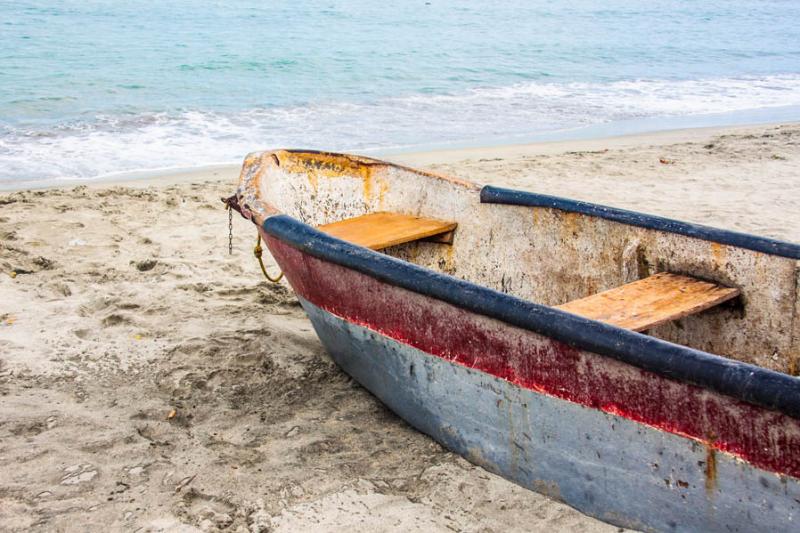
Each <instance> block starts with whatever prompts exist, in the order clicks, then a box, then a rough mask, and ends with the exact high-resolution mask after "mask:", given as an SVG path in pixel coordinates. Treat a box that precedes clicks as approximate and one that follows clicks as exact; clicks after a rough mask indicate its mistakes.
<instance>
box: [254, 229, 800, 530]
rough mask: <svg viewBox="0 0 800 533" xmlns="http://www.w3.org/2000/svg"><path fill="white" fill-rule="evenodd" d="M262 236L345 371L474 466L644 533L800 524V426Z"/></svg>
mask: <svg viewBox="0 0 800 533" xmlns="http://www.w3.org/2000/svg"><path fill="white" fill-rule="evenodd" d="M292 229H294V230H295V231H299V230H301V229H302V228H301V227H299V226H297V227H293V228H292ZM273 231H274V229H273ZM264 236H265V239H266V242H267V244H268V246H269V248H270V251H271V252H272V254H273V256H274V257H275V259H276V260H277V262H278V263H279V265H280V266H281V268H282V270H283V271H284V273H285V274H286V277H287V279H288V280H289V282H290V283H291V285H292V286H293V288H294V290H295V292H296V293H297V294H298V297H299V298H300V299H301V303H302V305H303V307H304V308H305V310H306V312H307V313H308V315H309V317H310V319H311V321H312V323H313V325H314V327H315V329H316V332H317V334H318V336H319V338H320V339H321V341H322V342H323V344H324V345H325V347H326V349H327V351H328V352H329V353H330V354H331V356H332V357H333V358H334V360H335V361H336V362H337V364H338V365H339V366H341V368H342V369H344V370H345V371H346V372H347V373H348V374H350V375H351V376H352V377H353V378H354V379H356V380H357V381H358V382H359V383H361V384H362V385H363V386H364V387H365V388H367V389H368V390H369V391H370V392H372V393H373V394H374V395H375V396H376V397H378V398H379V399H380V400H381V401H382V402H384V403H385V404H386V405H387V406H388V407H389V408H390V409H392V410H393V411H394V412H395V413H397V414H398V415H399V416H401V417H402V418H404V419H405V420H407V421H408V422H409V423H410V424H411V425H413V426H414V427H415V428H417V429H419V430H420V431H422V432H424V433H426V434H428V435H430V436H431V437H433V438H434V439H436V440H437V441H439V442H440V443H441V444H443V445H444V446H445V447H447V448H449V449H451V450H453V451H455V452H457V453H459V454H461V455H463V456H464V457H466V458H467V459H468V460H470V461H472V462H473V463H475V464H478V465H480V466H483V467H485V468H486V469H487V470H490V471H492V472H495V473H498V474H500V475H502V476H503V477H506V478H508V479H510V480H512V481H514V482H516V483H518V484H520V485H522V486H524V487H527V488H530V489H532V490H535V491H537V492H540V493H544V494H547V495H549V496H551V497H554V498H556V499H559V500H561V501H563V502H565V503H567V504H569V505H571V506H573V507H575V508H577V509H579V510H581V511H583V512H585V513H587V514H589V515H592V516H595V517H598V518H600V519H602V520H605V521H607V522H610V523H613V524H617V525H620V526H625V527H631V528H636V529H642V530H663V531H668V530H685V531H692V530H704V531H754V530H767V529H783V530H786V529H790V528H791V527H792V524H794V522H795V521H796V520H798V519H800V479H798V477H800V476H798V475H797V474H798V473H799V472H800V464H798V461H799V460H800V424H798V420H797V419H796V418H793V417H791V416H788V415H786V414H784V413H781V412H779V411H775V410H773V409H769V408H765V407H762V406H758V405H753V404H751V403H748V402H744V401H741V400H738V399H736V398H732V397H730V396H727V395H725V394H720V393H717V392H715V391H712V390H708V389H705V388H702V387H698V386H697V385H693V384H691V383H688V382H684V381H681V380H675V379H669V378H667V377H664V376H662V375H658V374H655V373H652V372H649V371H646V370H643V369H641V368H638V367H635V366H632V365H630V364H626V363H624V362H622V361H619V360H616V359H613V358H610V357H606V356H603V355H599V354H597V353H592V352H590V351H586V350H581V349H578V348H576V347H573V346H570V345H569V344H566V343H564V342H562V341H560V340H556V339H554V338H551V337H548V336H547V335H542V334H538V333H536V332H533V331H529V330H525V329H521V328H519V327H515V326H513V325H511V324H508V323H506V322H503V321H500V320H497V319H495V318H492V317H491V316H487V315H486V314H479V313H475V312H471V311H469V310H467V309H464V308H462V307H459V306H456V305H452V304H450V303H446V302H443V301H442V300H440V299H437V298H434V297H432V296H430V295H427V294H424V291H415V290H408V289H407V288H403V287H399V286H397V284H394V283H391V282H390V281H391V278H392V276H394V275H395V273H393V272H391V269H392V268H395V267H396V268H402V269H408V268H417V267H409V266H407V264H404V263H402V262H397V261H396V260H392V259H384V256H380V254H374V252H369V251H366V250H364V251H359V250H356V249H354V248H353V247H352V245H348V244H346V243H342V244H337V243H335V242H333V241H331V242H330V243H327V244H326V245H325V246H326V248H325V250H326V251H325V252H324V253H323V252H321V251H320V250H321V249H322V247H319V249H317V248H315V243H316V242H319V243H321V242H322V241H319V240H318V241H314V240H305V238H301V237H298V240H300V241H302V243H303V244H302V245H299V247H296V246H298V245H297V244H289V243H287V242H285V241H283V240H281V239H280V238H278V237H276V236H275V235H272V234H270V233H269V232H265V233H264ZM328 244H329V245H330V247H329V248H328V247H327V246H328ZM304 247H305V248H307V249H306V250H304V249H303V248H304ZM331 250H332V251H331ZM339 252H341V253H343V254H356V255H358V256H359V257H362V256H363V257H362V258H364V259H366V260H367V262H368V263H369V264H374V263H378V262H381V261H388V262H389V263H391V264H390V265H389V267H388V269H387V271H386V272H384V273H383V274H381V276H383V277H385V278H387V279H383V280H382V279H379V277H380V276H379V277H375V276H372V275H368V274H366V273H364V272H360V271H358V270H355V269H353V268H348V267H345V266H342V265H341V264H338V263H337V262H335V261H330V260H326V259H325V258H324V257H321V256H323V255H332V256H335V255H337V254H338V253H339ZM370 254H374V255H370ZM418 270H419V269H418ZM419 273H420V275H422V276H428V275H430V276H434V277H435V276H439V275H434V274H427V273H426V272H425V271H421V270H420V271H419ZM400 274H402V273H400ZM400 274H397V275H398V276H399V275H400ZM436 280H438V281H437V283H438V282H442V283H445V284H448V283H452V282H451V281H450V279H449V278H447V279H445V278H442V277H441V276H439V277H438V278H436ZM461 290H462V292H463V291H464V290H467V291H469V290H473V289H470V288H469V287H466V288H464V287H462V288H461ZM474 290H476V291H484V289H480V288H476V289H474ZM498 298H502V299H503V300H505V299H507V297H506V296H504V295H502V296H499V297H498ZM511 303H512V304H513V302H511ZM518 311H519V312H520V313H524V312H526V311H525V308H520V309H518ZM529 312H532V311H531V310H529ZM553 316H555V317H556V318H558V317H559V316H561V315H558V314H555V315H553ZM566 318H567V319H568V317H566ZM587 324H588V323H587ZM587 327H588V326H587ZM642 338H643V339H644V340H647V339H646V338H645V337H644V336H642ZM648 342H649V341H648ZM659 342H661V341H659ZM662 344H663V343H662ZM643 346H644V347H645V348H643V349H646V346H647V345H643ZM734 367H735V365H734V366H732V367H730V369H729V370H732V369H734Z"/></svg>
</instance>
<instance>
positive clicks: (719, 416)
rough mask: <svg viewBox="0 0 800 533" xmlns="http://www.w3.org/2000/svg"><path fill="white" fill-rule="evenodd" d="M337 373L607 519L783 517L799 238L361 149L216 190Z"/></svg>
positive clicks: (650, 526)
mask: <svg viewBox="0 0 800 533" xmlns="http://www.w3.org/2000/svg"><path fill="white" fill-rule="evenodd" d="M230 202H231V204H232V205H234V206H235V207H236V208H237V209H239V210H240V212H241V213H242V214H243V215H244V216H245V217H247V218H249V219H250V220H252V221H253V222H254V223H255V224H256V225H257V227H258V231H259V232H260V234H261V235H262V236H263V238H264V240H265V241H266V243H267V246H268V247H269V251H270V252H271V253H272V255H273V256H274V258H275V260H276V261H277V263H278V265H279V266H280V268H281V269H282V271H283V272H284V273H285V275H286V279H287V280H288V282H289V283H290V284H291V286H292V287H293V288H294V290H295V292H296V293H297V296H298V297H299V299H300V301H301V302H302V305H303V307H304V308H305V310H306V312H307V313H308V316H309V318H310V319H311V321H312V323H313V325H314V328H315V329H316V332H317V334H318V335H319V338H320V339H321V341H322V343H323V344H324V345H325V347H326V349H327V350H328V352H329V353H330V355H331V357H332V358H333V359H334V360H335V361H336V362H337V363H338V364H339V365H340V366H341V368H342V369H344V371H346V372H347V373H348V374H350V375H351V376H352V377H353V378H355V379H356V380H357V381H358V382H359V383H361V384H362V385H363V386H364V387H366V388H367V389H368V390H370V391H371V392H372V393H373V394H374V395H375V396H377V397H378V398H379V399H380V400H381V401H382V402H383V403H385V404H386V405H387V406H388V407H389V408H391V409H392V410H393V411H394V412H395V413H397V414H398V415H399V416H401V417H402V418H404V419H405V420H407V421H408V422H409V423H410V424H411V425H413V426H414V427H415V428H417V429H419V430H420V431H422V432H424V433H427V434H428V435H430V436H431V437H433V438H434V439H436V440H437V441H439V442H440V443H442V444H443V445H444V446H446V447H447V448H450V449H451V450H454V451H455V452H458V453H459V454H461V455H463V456H464V457H466V458H467V459H469V460H470V461H472V462H473V463H475V464H478V465H481V466H483V467H485V468H486V469H488V470H490V471H492V472H495V473H498V474H500V475H502V476H504V477H506V478H508V479H510V480H513V481H515V482H516V483H518V484H520V485H522V486H525V487H528V488H529V489H532V490H535V491H538V492H541V493H544V494H547V495H549V496H551V497H553V498H556V499H558V500H561V501H563V502H566V503H567V504H569V505H571V506H573V507H575V508H577V509H579V510H581V511H583V512H584V513H586V514H589V515H592V516H595V517H598V518H600V519H602V520H605V521H607V522H610V523H613V524H617V525H620V526H625V527H631V528H637V529H642V530H664V531H666V530H704V531H752V530H762V531H769V530H773V531H787V530H790V529H795V530H797V529H798V528H800V379H798V378H796V377H794V376H793V374H796V373H797V371H798V359H799V358H800V289H798V286H799V285H800V267H799V266H798V265H799V264H800V263H798V259H800V246H798V245H797V244H791V243H786V242H781V241H775V240H772V239H766V238H761V237H755V236H751V235H744V234H741V233H734V232H730V231H725V230H720V229H713V228H708V227H704V226H699V225H695V224H688V223H683V222H677V221H674V220H668V219H664V218H660V217H655V216H648V215H643V214H639V213H633V212H630V211H624V210H620V209H614V208H610V207H603V206H599V205H594V204H590V203H585V202H577V201H572V200H567V199H562V198H555V197H551V196H545V195H540V194H534V193H529V192H521V191H513V190H507V189H501V188H497V187H491V186H486V187H483V188H480V187H478V186H476V185H474V184H472V183H469V182H466V181H460V180H457V179H452V178H448V177H444V176H439V175H435V174H431V173H428V172H421V171H417V170H413V169H410V168H404V167H402V166H398V165H394V164H390V163H385V162H381V161H377V160H373V159H368V158H364V157H356V156H350V155H342V154H333V153H321V152H313V151H296V150H278V151H271V152H263V153H254V154H251V155H249V156H248V157H247V158H246V160H245V162H244V166H243V169H242V174H241V179H240V185H239V188H238V192H237V194H236V195H235V197H234V198H232V199H231V200H230Z"/></svg>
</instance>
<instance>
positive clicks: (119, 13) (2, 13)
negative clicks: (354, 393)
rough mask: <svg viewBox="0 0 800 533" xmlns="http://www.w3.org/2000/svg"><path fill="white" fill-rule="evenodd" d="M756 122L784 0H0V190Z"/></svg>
mask: <svg viewBox="0 0 800 533" xmlns="http://www.w3.org/2000/svg"><path fill="white" fill-rule="evenodd" d="M765 113H766V114H765ZM759 117H769V119H770V120H800V2H798V1H797V0H724V1H723V0H705V1H703V2H697V1H694V0H680V1H679V0H659V1H654V0H653V1H648V0H604V1H603V2H598V1H595V0H560V1H558V2H554V1H544V0H517V1H512V0H508V1H498V2H486V1H472V0H462V1H451V0H408V1H406V0H401V1H399V2H375V1H374V0H372V1H370V0H350V1H344V0H342V1H339V0H327V1H318V0H307V1H303V2H299V1H297V0H294V1H283V0H276V1H272V2H264V1H261V2H258V1H254V0H226V1H224V2H222V1H219V2H217V1H212V0H208V1H201V0H195V1H190V0H172V1H163V0H128V1H125V2H123V1H121V0H120V1H114V0H59V1H55V0H51V1H44V0H14V1H2V2H0V187H4V186H5V187H13V186H15V185H19V184H20V183H25V184H26V185H31V184H33V185H36V184H51V183H54V182H57V181H58V180H63V179H74V178H80V179H93V178H98V177H104V176H110V175H117V174H124V173H128V172H132V171H141V170H151V169H166V168H183V167H194V166H201V165H206V164H212V163H221V162H238V161H240V160H241V159H242V158H243V156H244V155H245V154H246V153H248V152H250V151H254V150H258V149H266V148H270V147H305V148H316V149H328V150H349V151H357V152H363V153H381V152H387V151H393V150H404V149H425V148H428V147H443V146H461V145H484V144H493V143H505V142H524V141H527V140H532V139H546V138H556V137H564V136H570V135H580V134H581V132H582V131H589V130H591V128H597V127H603V128H604V129H603V131H605V132H614V131H615V128H616V129H618V130H619V131H624V128H625V127H628V128H629V127H630V125H631V124H632V123H633V124H636V123H637V121H638V122H639V123H641V124H646V125H647V128H649V129H657V128H660V127H669V126H670V124H680V125H692V124H703V125H708V124H714V123H720V124H721V123H730V122H736V121H737V120H738V121H745V122H746V121H748V120H758V119H759ZM676 120H677V122H676ZM617 125H618V127H617Z"/></svg>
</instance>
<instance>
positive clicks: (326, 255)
mask: <svg viewBox="0 0 800 533" xmlns="http://www.w3.org/2000/svg"><path fill="white" fill-rule="evenodd" d="M263 229H264V231H265V232H266V233H268V234H269V235H272V236H274V237H276V238H278V239H280V240H281V241H283V242H285V243H287V244H289V245H290V246H292V247H294V248H296V249H298V250H300V251H302V252H304V253H307V254H309V255H312V256H314V257H317V258H319V259H323V260H325V261H330V262H332V263H335V264H337V265H341V266H344V267H346V268H350V269H353V270H356V271H358V272H361V273H362V274H366V275H368V276H371V277H373V278H375V279H378V280H380V281H382V282H385V283H389V284H391V285H395V286H397V287H401V288H403V289H406V290H410V291H413V292H416V293H419V294H423V295H426V296H430V297H432V298H436V299H438V300H441V301H443V302H447V303H449V304H452V305H455V306H457V307H460V308H463V309H466V310H467V311H470V312H473V313H476V314H480V315H484V316H487V317H490V318H494V319H497V320H500V321H502V322H506V323H508V324H510V325H512V326H516V327H519V328H522V329H527V330H530V331H533V332H535V333H538V334H540V335H544V336H547V337H550V338H553V339H556V340H558V341H560V342H563V343H566V344H568V345H570V346H574V347H576V348H579V349H582V350H587V351H590V352H594V353H597V354H600V355H604V356H606V357H611V358H613V359H616V360H618V361H622V362H624V363H627V364H629V365H632V366H635V367H638V368H641V369H644V370H647V371H650V372H653V373H656V374H658V375H660V376H664V377H666V378H669V379H673V380H677V381H684V382H687V383H691V384H693V385H697V386H699V387H703V388H707V389H711V390H714V391H716V392H719V393H721V394H725V395H727V396H731V397H733V398H736V399H737V400H742V401H744V402H748V403H752V404H756V405H760V406H763V407H766V408H768V409H774V410H777V411H780V412H782V413H784V414H786V415H789V416H791V417H793V418H797V419H800V379H798V378H795V377H792V376H789V375H788V374H782V373H779V372H775V371H772V370H767V369H765V368H761V367H758V366H755V365H750V364H747V363H742V362H739V361H733V360H730V359H726V358H724V357H720V356H717V355H713V354H710V353H706V352H703V351H700V350H695V349H692V348H688V347H686V346H680V345H678V344H673V343H670V342H667V341H664V340H661V339H656V338H654V337H648V336H647V335H642V334H640V333H636V332H633V331H630V330H626V329H622V328H618V327H616V326H611V325H608V324H604V323H602V322H598V321H596V320H589V319H586V318H583V317H580V316H578V315H573V314H571V313H567V312H565V311H560V310H558V309H555V308H552V307H547V306H545V305H540V304H536V303H533V302H529V301H526V300H522V299H520V298H517V297H515V296H510V295H508V294H504V293H501V292H498V291H495V290H494V289H489V288H487V287H482V286H480V285H476V284H474V283H470V282H467V281H463V280H460V279H458V278H455V277H452V276H449V275H446V274H440V273H438V272H434V271H432V270H429V269H426V268H423V267H420V266H417V265H414V264H411V263H408V262H406V261H402V260H400V259H396V258H394V257H390V256H388V255H384V254H381V253H378V252H374V251H372V250H369V249H367V248H362V247H360V246H356V245H354V244H351V243H349V242H346V241H342V240H340V239H336V238H334V237H331V236H330V235H327V234H325V233H322V232H321V231H318V230H316V229H314V228H312V227H311V226H308V225H306V224H303V223H302V222H300V221H298V220H296V219H294V218H292V217H289V216H287V215H276V216H273V217H270V218H268V219H266V220H265V221H264V224H263Z"/></svg>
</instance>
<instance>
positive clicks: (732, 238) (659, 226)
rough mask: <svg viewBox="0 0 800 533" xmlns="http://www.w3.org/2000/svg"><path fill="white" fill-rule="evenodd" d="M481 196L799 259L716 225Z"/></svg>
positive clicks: (490, 193) (554, 201)
mask: <svg viewBox="0 0 800 533" xmlns="http://www.w3.org/2000/svg"><path fill="white" fill-rule="evenodd" d="M480 194H481V197H480V198H481V203H484V204H498V205H517V206H524V207H543V208H548V209H557V210H559V211H566V212H570V213H578V214H581V215H586V216H590V217H596V218H602V219H606V220H611V221H613V222H617V223H620V224H626V225H628V226H637V227H640V228H646V229H652V230H657V231H663V232H667V233H675V234H678V235H683V236H686V237H691V238H694V239H701V240H704V241H710V242H715V243H719V244H724V245H728V246H735V247H738V248H745V249H747V250H752V251H754V252H761V253H764V254H768V255H776V256H780V257H786V258H787V259H798V260H800V244H797V243H793V242H789V241H782V240H779V239H772V238H770V237H761V236H758V235H753V234H750V233H742V232H738V231H731V230H726V229H721V228H715V227H713V226H705V225H703V224H695V223H693V222H683V221H681V220H676V219H672V218H667V217H661V216H658V215H650V214H647V213H640V212H638V211H630V210H627V209H620V208H618V207H610V206H606V205H602V204H595V203H592V202H584V201H582V200H572V199H570V198H563V197H560V196H551V195H548V194H539V193H535V192H529V191H520V190H516V189H507V188H504V187H495V186H493V185H486V186H484V187H483V188H482V189H481V193H480Z"/></svg>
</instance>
